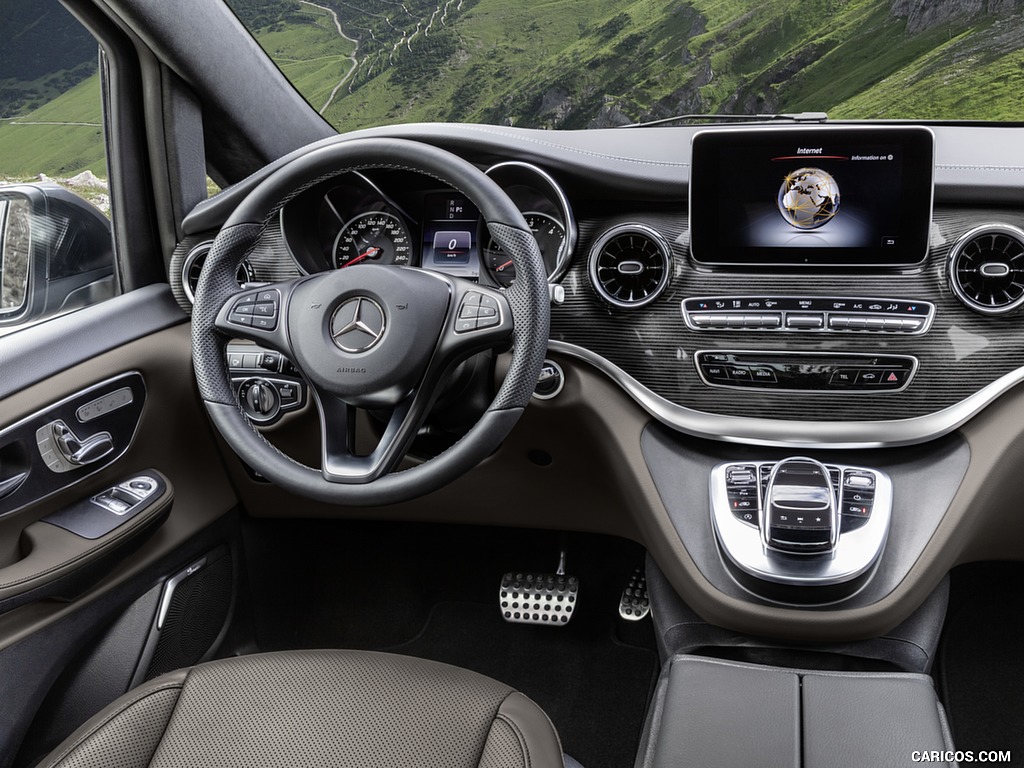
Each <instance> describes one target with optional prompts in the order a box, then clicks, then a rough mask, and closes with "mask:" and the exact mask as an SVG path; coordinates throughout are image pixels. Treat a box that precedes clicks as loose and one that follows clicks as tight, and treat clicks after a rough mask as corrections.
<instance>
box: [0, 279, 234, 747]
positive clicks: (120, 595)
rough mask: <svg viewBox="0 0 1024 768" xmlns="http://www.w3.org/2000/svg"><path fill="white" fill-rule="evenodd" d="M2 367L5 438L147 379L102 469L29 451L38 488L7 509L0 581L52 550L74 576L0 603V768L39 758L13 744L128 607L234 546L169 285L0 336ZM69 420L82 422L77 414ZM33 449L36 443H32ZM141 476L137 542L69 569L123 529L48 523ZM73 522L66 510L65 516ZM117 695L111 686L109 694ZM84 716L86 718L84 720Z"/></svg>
mask: <svg viewBox="0 0 1024 768" xmlns="http://www.w3.org/2000/svg"><path fill="white" fill-rule="evenodd" d="M172 308H173V309H172ZM0 365H2V369H3V371H4V376H3V377H2V381H0V434H3V432H4V430H8V429H9V428H10V427H11V426H12V425H16V424H18V423H19V422H21V421H23V420H25V419H28V418H30V417H32V416H33V415H34V414H36V415H38V414H39V413H40V412H43V411H46V410H47V409H49V408H51V407H52V406H53V405H54V404H57V403H61V402H62V401H64V400H66V399H68V398H72V397H74V396H75V395H76V394H78V393H81V392H83V391H85V390H89V389H90V388H91V387H94V386H96V385H98V384H101V383H103V382H108V381H110V380H111V379H113V378H115V377H119V376H122V375H129V376H130V375H133V373H135V372H137V374H138V375H139V376H140V377H141V381H142V383H143V385H144V388H145V398H144V403H143V404H142V407H141V412H140V413H139V414H138V424H137V428H136V429H135V430H134V434H133V435H130V436H129V437H128V438H127V442H126V443H125V444H124V445H121V446H118V450H117V451H116V452H114V453H111V454H110V456H111V457H113V460H112V461H110V462H109V463H106V464H104V463H103V462H97V463H96V466H97V467H98V468H97V469H95V470H93V469H91V468H89V469H87V470H83V471H77V472H55V471H52V470H51V469H50V468H48V467H47V466H46V463H45V462H43V461H34V460H33V461H32V462H31V463H30V465H29V470H30V472H31V473H32V477H30V478H29V479H28V480H26V481H25V482H26V483H28V482H30V481H31V483H32V484H33V487H34V488H37V489H39V490H40V492H39V493H36V494H35V496H36V497H38V498H37V500H36V501H32V502H30V503H27V504H24V505H23V504H20V503H19V504H18V505H16V506H14V507H13V508H12V511H10V512H8V513H6V514H3V515H2V516H0V581H5V582H6V581H10V580H8V579H4V578H3V575H4V573H5V572H6V573H8V574H11V573H16V572H18V571H19V567H20V568H21V570H26V569H27V567H28V566H27V565H26V563H29V564H30V563H32V562H43V563H45V562H46V561H47V558H49V559H50V560H51V561H52V566H44V567H43V568H42V569H41V570H42V571H44V572H46V571H48V570H49V568H50V567H54V568H57V569H59V567H61V566H62V567H64V568H65V570H67V571H69V572H70V573H71V576H72V578H70V580H66V581H65V583H64V584H63V585H62V586H61V587H60V589H58V590H57V591H56V592H57V593H56V594H53V590H50V591H47V590H40V591H38V592H33V593H32V594H30V595H26V596H25V599H23V600H18V601H14V602H8V603H7V607H10V606H13V605H16V606H17V607H12V608H10V609H9V610H4V608H5V605H4V604H3V603H0V680H3V681H4V683H3V686H2V687H3V689H4V691H5V693H4V696H2V697H0V766H8V765H11V764H13V763H14V761H15V757H16V756H17V758H18V763H19V764H20V763H22V762H27V761H29V760H31V759H32V757H31V755H25V754H22V755H18V750H19V746H20V745H21V743H22V741H23V739H24V737H25V734H26V732H28V729H29V727H30V726H31V723H32V720H33V717H34V716H35V714H36V711H37V710H38V708H39V707H40V706H41V704H42V702H43V701H44V699H45V698H46V696H47V693H48V691H49V690H50V688H51V686H52V685H53V684H54V682H55V681H58V680H66V679H68V678H71V677H74V674H75V667H76V665H84V664H85V663H86V662H87V660H88V658H89V657H90V656H91V655H92V650H93V649H94V648H95V647H98V646H99V645H101V644H103V642H104V633H105V632H106V631H107V629H108V628H109V627H110V625H111V624H114V623H116V622H117V619H118V618H119V617H120V616H122V615H125V611H127V610H128V608H129V606H131V605H132V603H135V602H136V601H138V600H139V599H140V598H141V597H142V596H143V595H145V594H148V593H150V592H152V590H153V589H154V587H159V585H160V584H161V583H162V582H163V581H164V580H166V579H167V578H168V577H169V576H172V575H174V574H175V573H177V572H179V571H180V570H181V569H182V568H184V567H187V566H188V565H189V564H190V563H192V562H193V561H195V560H196V559H197V558H199V557H201V556H202V555H204V554H205V553H207V552H209V551H210V550H211V549H212V548H214V547H217V546H219V545H223V544H227V545H228V546H232V545H233V537H234V535H235V532H234V525H235V517H236V513H237V510H236V507H237V498H236V496H235V492H234V489H233V488H232V486H231V484H230V482H229V481H228V479H227V475H226V473H225V472H224V468H223V464H222V461H221V457H220V455H219V453H218V450H217V446H216V442H215V440H214V437H213V434H212V432H211V429H210V427H209V424H208V422H207V420H206V416H205V413H204V412H203V410H202V407H201V404H200V402H199V399H198V397H197V395H196V392H195V385H194V382H193V377H192V361H191V338H190V327H189V325H188V323H187V322H185V321H184V317H183V316H182V315H181V313H180V310H177V307H176V305H174V304H173V299H172V298H171V295H170V290H169V289H168V288H167V287H166V286H162V287H161V288H155V287H150V288H147V289H144V290H142V291H138V292H135V293H134V294H127V295H125V296H122V297H117V298H115V299H112V300H110V301H107V302H104V303H103V304H100V305H96V306H95V307H89V308H85V309H83V310H80V311H78V312H75V313H73V314H71V315H66V316H62V317H60V318H56V319H55V320H53V321H49V322H47V323H43V324H40V325H38V326H34V327H30V328H26V329H24V330H21V331H19V332H17V333H14V334H11V335H10V336H7V337H4V338H0ZM115 389H116V388H115ZM85 399H86V400H87V401H89V402H90V403H91V402H93V401H94V400H95V398H90V397H86V398H85ZM85 415H86V416H88V415H89V414H88V413H86V414H85ZM67 418H72V419H77V417H76V416H75V415H74V413H72V416H70V417H67ZM65 420H66V419H65ZM99 423H100V420H99V419H97V420H96V421H95V424H96V425H99ZM69 426H73V428H74V430H75V431H76V432H79V434H78V436H79V437H82V438H85V437H87V436H88V435H91V434H92V432H93V431H94V430H92V428H91V427H90V426H89V422H88V419H87V420H86V425H84V426H83V425H82V424H80V423H78V422H77V420H76V421H75V423H74V424H73V425H72V424H71V423H69ZM79 430H80V431H79ZM27 450H29V451H31V450H36V451H38V450H39V448H38V446H32V445H29V446H28V449H27ZM33 458H34V457H33ZM140 475H145V476H150V477H154V478H157V479H158V481H159V488H158V489H154V493H153V501H154V502H156V503H154V504H152V505H151V507H152V508H153V509H150V511H148V512H145V513H141V512H140V514H139V517H140V518H141V517H142V516H143V514H149V515H151V518H152V519H149V520H145V521H143V522H145V523H146V524H145V525H141V523H137V522H136V519H135V518H133V519H132V520H131V521H129V522H127V523H125V526H123V527H124V528H125V530H127V529H128V527H129V526H132V525H136V526H139V527H140V528H143V529H144V530H142V532H141V533H140V535H138V536H136V537H134V538H135V539H136V540H135V541H134V542H133V544H132V546H128V547H124V548H123V549H122V550H121V551H119V552H117V554H116V555H115V556H113V557H109V558H107V559H104V560H96V559H95V558H93V560H92V561H90V566H89V569H90V573H89V574H88V578H87V579H75V578H73V576H74V572H75V570H76V569H75V568H68V567H67V563H68V561H69V556H68V555H67V553H66V552H65V551H62V550H61V547H64V548H66V547H68V546H71V547H72V549H73V548H74V546H75V545H77V546H78V549H79V550H80V551H81V550H83V549H88V548H89V547H90V546H92V545H91V544H90V543H89V542H90V541H91V542H93V543H95V542H103V541H104V537H105V536H117V535H118V534H117V530H121V529H117V530H115V531H114V532H113V533H100V535H99V536H98V537H97V538H95V539H93V540H89V539H86V537H77V536H76V534H74V533H71V532H70V531H68V530H67V526H64V527H59V526H57V525H52V524H51V523H50V522H43V519H44V518H47V517H49V516H52V515H55V514H57V513H59V512H60V511H61V510H69V509H70V510H73V509H74V508H75V506H76V505H79V507H80V508H83V509H89V505H90V504H91V502H90V499H91V498H93V497H95V496H96V495H97V494H100V493H101V492H103V491H105V490H108V489H110V488H112V487H114V486H117V485H118V484H120V483H122V482H126V480H128V479H131V478H133V477H137V476H140ZM3 476H5V475H4V468H3V467H2V466H0V477H3ZM83 503H84V507H83V506H82V505H83ZM93 506H95V505H93ZM147 509H149V508H147ZM74 518H75V514H74V513H68V512H65V513H64V517H63V521H64V522H66V521H67V520H68V519H74ZM160 518H163V521H162V524H161V522H160ZM58 522H59V521H58ZM70 527H72V528H75V527H76V526H75V525H71V526H70ZM41 532H42V533H41ZM84 532H86V533H87V534H89V531H84ZM93 532H95V531H93ZM49 547H54V548H55V549H54V550H53V551H52V552H51V551H49V550H48V548H49ZM58 598H59V599H58ZM151 603H152V601H149V602H148V603H146V604H147V605H150V604H151ZM154 621H155V616H154V617H143V620H142V621H141V622H137V623H138V624H139V626H143V627H149V626H150V625H151V624H153V622H154ZM214 634H216V633H214ZM145 641H146V637H145V636H141V637H133V638H128V639H122V640H121V641H120V642H121V643H122V645H124V647H125V651H124V652H125V653H126V654H128V655H131V654H135V657H136V658H137V657H138V654H139V650H140V649H141V647H142V645H143V644H144V643H145ZM135 646H138V647H137V648H136V647H135ZM119 692H120V691H118V693H119ZM109 695H110V693H109V686H108V687H107V689H105V693H104V694H103V696H104V697H108V696H109ZM93 703H94V704H96V703H98V704H99V705H102V703H103V702H93ZM89 714H90V713H88V712H84V711H83V712H82V713H81V715H82V717H83V719H84V717H87V716H88V715H89ZM63 718H64V719H66V720H67V722H63V721H62V722H58V723H48V724H47V725H46V727H45V728H39V727H36V728H34V729H33V730H39V731H43V732H46V733H49V734H52V737H53V738H56V737H57V736H59V735H60V734H61V733H62V732H70V730H73V729H74V727H76V726H77V725H78V724H79V723H77V722H72V720H73V719H75V718H73V717H72V718H68V716H67V714H66V713H65V714H64V715H63ZM37 726H38V724H37ZM34 746H38V745H34ZM40 748H41V747H40Z"/></svg>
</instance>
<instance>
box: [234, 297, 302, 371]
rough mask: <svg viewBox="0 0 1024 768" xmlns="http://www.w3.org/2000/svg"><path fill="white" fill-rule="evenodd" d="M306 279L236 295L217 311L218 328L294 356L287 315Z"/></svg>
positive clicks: (288, 355) (239, 337)
mask: <svg viewBox="0 0 1024 768" xmlns="http://www.w3.org/2000/svg"><path fill="white" fill-rule="evenodd" d="M303 279H304V278H300V280H291V281H288V282H284V283H271V284H269V285H263V286H260V287H259V288H249V289H246V290H243V291H239V292H237V293H235V294H232V295H231V296H230V297H228V299H227V300H226V301H225V302H224V304H223V305H222V306H221V308H220V311H219V312H218V313H217V319H216V320H215V321H214V325H215V327H216V328H217V330H219V331H220V332H221V333H223V334H225V335H226V336H230V337H233V338H238V339H248V340H249V341H255V342H256V343H258V344H260V345H262V346H266V347H270V348H271V349H275V350H277V351H278V352H281V353H282V354H284V355H285V356H287V357H291V343H290V341H289V338H288V324H287V322H286V318H287V316H288V314H287V313H288V305H289V304H290V302H291V296H292V292H293V291H294V288H295V286H296V284H298V283H299V282H301V281H302V280H303Z"/></svg>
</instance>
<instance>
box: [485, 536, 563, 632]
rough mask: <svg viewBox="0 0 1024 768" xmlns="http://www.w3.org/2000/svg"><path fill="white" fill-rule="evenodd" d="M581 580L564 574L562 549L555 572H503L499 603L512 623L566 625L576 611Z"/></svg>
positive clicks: (504, 614) (502, 611)
mask: <svg viewBox="0 0 1024 768" xmlns="http://www.w3.org/2000/svg"><path fill="white" fill-rule="evenodd" d="M579 592H580V582H579V579H577V578H576V577H575V576H566V575H565V551H564V550H563V551H562V553H561V557H560V558H559V563H558V570H557V571H556V572H555V573H523V572H520V573H506V574H505V575H504V576H502V577H501V587H500V588H499V589H498V604H499V605H500V606H501V615H502V616H503V617H504V619H505V621H507V622H509V623H511V624H542V625H544V624H546V625H547V626H549V627H552V626H553V627H561V626H565V625H566V624H568V623H569V621H570V620H571V619H572V617H573V615H574V614H575V612H576V600H577V598H578V597H579Z"/></svg>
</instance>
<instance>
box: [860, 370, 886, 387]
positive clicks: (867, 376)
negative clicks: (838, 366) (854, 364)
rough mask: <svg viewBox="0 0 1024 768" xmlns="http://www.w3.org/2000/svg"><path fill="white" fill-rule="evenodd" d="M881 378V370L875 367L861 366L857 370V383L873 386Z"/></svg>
mask: <svg viewBox="0 0 1024 768" xmlns="http://www.w3.org/2000/svg"><path fill="white" fill-rule="evenodd" d="M881 380H882V372H881V371H879V370H878V369H876V368H862V369H861V370H859V371H857V384H863V385H867V386H873V385H875V384H877V383H878V382H880V381H881Z"/></svg>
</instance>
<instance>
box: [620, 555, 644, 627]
mask: <svg viewBox="0 0 1024 768" xmlns="http://www.w3.org/2000/svg"><path fill="white" fill-rule="evenodd" d="M650 612H651V599H650V597H649V596H648V595H647V573H646V571H644V569H643V568H637V569H636V570H635V571H633V575H632V576H630V577H629V583H628V584H626V588H625V589H623V590H622V598H621V599H620V600H619V616H621V617H622V618H624V619H625V620H626V621H640V619H642V618H644V617H645V616H647V614H649V613H650Z"/></svg>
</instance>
